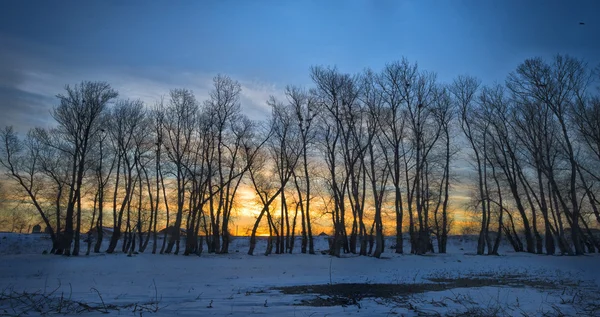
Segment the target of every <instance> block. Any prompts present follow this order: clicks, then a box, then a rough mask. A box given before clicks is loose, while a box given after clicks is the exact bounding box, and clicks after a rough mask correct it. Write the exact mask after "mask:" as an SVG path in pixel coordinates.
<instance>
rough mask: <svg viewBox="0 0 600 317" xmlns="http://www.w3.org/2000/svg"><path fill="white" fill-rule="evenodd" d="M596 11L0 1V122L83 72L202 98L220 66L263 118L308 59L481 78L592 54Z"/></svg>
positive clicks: (532, 5)
mask: <svg viewBox="0 0 600 317" xmlns="http://www.w3.org/2000/svg"><path fill="white" fill-rule="evenodd" d="M598 12H600V1H552V0H551V1H513V0H503V1H475V0H473V1H459V0H453V1H441V0H440V1H401V0H398V1H366V0H365V1H360V0H348V1H333V0H330V1H316V0H315V1H311V0H302V1H295V0H294V1H292V0H280V1H275V0H272V1H258V0H257V1H242V0H239V1H232V0H225V1H211V0H203V1H168V2H167V1H93V0H89V1H31V0H23V1H8V0H7V1H0V127H3V126H5V125H14V126H15V128H16V129H17V131H20V132H26V131H27V129H29V128H30V127H33V126H48V125H50V124H51V119H50V118H49V113H50V110H51V109H52V107H53V106H55V105H56V104H57V99H56V97H55V95H56V94H58V93H61V92H62V91H63V89H64V86H65V85H67V84H71V85H72V84H76V83H79V82H80V81H82V80H103V81H108V82H109V83H110V84H111V85H112V86H113V87H114V88H116V89H117V90H119V92H120V97H121V98H141V99H142V100H143V101H145V102H146V103H147V104H149V105H152V104H153V103H154V102H156V100H158V99H159V98H160V96H161V95H166V94H167V93H168V91H169V89H172V88H188V89H192V90H193V91H194V93H195V94H196V97H197V98H198V99H199V100H203V99H204V98H206V95H207V93H208V91H209V89H210V86H211V78H212V77H214V76H215V75H216V74H218V73H222V74H227V75H229V76H231V77H232V78H234V79H236V80H238V81H240V83H241V84H242V88H243V95H242V98H241V103H242V109H243V110H244V112H245V113H246V114H247V115H248V116H250V117H251V118H253V119H261V118H265V117H266V116H267V115H268V113H269V110H268V108H267V107H266V104H265V101H266V99H267V98H268V96H269V95H275V96H281V95H282V91H283V89H284V87H285V86H286V85H288V84H294V85H301V86H307V87H308V86H310V85H311V82H310V77H309V68H310V66H312V65H330V66H334V65H335V66H337V67H338V68H339V69H340V70H341V71H344V72H349V73H354V72H360V71H362V70H363V69H364V68H366V67H370V68H373V69H375V70H378V69H381V68H382V67H383V66H384V65H385V63H387V62H392V61H395V60H399V59H401V58H402V57H407V58H408V59H409V60H410V61H414V62H418V63H419V66H420V67H421V68H422V69H425V70H427V71H434V72H436V73H437V74H438V79H439V80H440V81H441V82H451V81H452V79H453V78H454V77H456V76H457V75H460V74H470V75H474V76H477V77H479V78H480V79H481V80H482V81H483V82H484V83H490V84H491V83H494V82H502V81H503V80H504V78H505V76H506V75H507V74H508V73H509V72H510V71H511V70H513V69H515V67H516V66H517V65H518V64H519V63H520V62H522V61H523V60H524V59H525V58H529V57H534V56H542V57H551V56H552V55H554V54H557V53H561V54H570V55H573V56H576V57H580V58H584V59H585V60H586V61H588V62H589V63H590V64H593V65H595V64H598V63H600V41H598V38H599V37H600V21H599V20H598V19H597V14H598ZM580 22H583V23H585V24H584V25H581V24H580Z"/></svg>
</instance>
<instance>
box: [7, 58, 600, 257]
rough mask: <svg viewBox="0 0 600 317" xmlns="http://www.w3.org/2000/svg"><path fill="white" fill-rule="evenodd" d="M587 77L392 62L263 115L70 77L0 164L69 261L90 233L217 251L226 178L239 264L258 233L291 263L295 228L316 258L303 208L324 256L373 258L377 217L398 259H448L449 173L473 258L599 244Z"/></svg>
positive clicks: (299, 94)
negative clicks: (457, 72)
mask: <svg viewBox="0 0 600 317" xmlns="http://www.w3.org/2000/svg"><path fill="white" fill-rule="evenodd" d="M597 75H598V74H597V72H594V69H592V68H590V67H588V65H587V64H586V63H585V62H584V61H582V60H579V59H576V58H573V57H570V56H562V55H557V56H555V57H554V58H553V59H551V60H550V61H546V60H543V59H541V58H532V59H527V60H526V61H524V62H523V63H521V64H520V65H519V66H518V67H517V68H516V69H515V70H514V71H512V72H511V73H510V74H509V75H508V77H507V78H506V81H505V83H503V84H494V85H488V86H484V85H482V84H481V82H480V81H479V80H478V79H477V78H474V77H470V76H459V77H457V78H456V79H455V80H454V81H453V82H452V83H440V82H439V81H438V80H437V77H436V74H435V73H432V72H427V71H423V70H421V69H419V67H418V65H417V64H416V63H411V62H409V61H408V60H407V59H402V60H400V61H397V62H393V63H389V64H386V65H385V66H384V67H383V69H382V70H380V71H378V72H376V71H373V70H370V69H367V70H365V71H363V72H360V73H358V74H347V73H344V72H341V71H340V70H338V69H337V68H336V67H324V66H315V67H312V68H311V69H310V77H311V79H312V81H313V85H312V86H311V87H308V88H304V87H297V86H288V87H286V88H285V97H284V98H280V99H277V98H275V97H270V98H269V99H268V100H267V101H266V102H267V104H268V106H269V107H270V109H271V113H270V116H269V118H268V119H266V120H265V121H263V122H259V121H252V120H250V119H249V118H248V117H247V116H246V115H244V114H243V112H242V110H241V105H240V94H241V89H242V88H241V85H240V83H239V82H237V81H235V80H233V79H231V78H229V77H227V76H224V75H217V76H216V77H215V78H214V79H213V87H212V90H211V91H210V93H209V96H208V98H207V99H206V100H203V101H199V100H197V99H196V97H195V95H194V94H193V92H192V91H190V90H187V89H173V90H171V91H170V93H169V95H168V96H166V97H164V98H162V99H161V100H159V101H158V102H157V103H156V104H154V105H145V104H144V103H143V102H142V101H140V100H130V99H118V92H117V91H116V90H114V89H113V88H112V87H111V86H110V85H109V84H108V83H105V82H88V81H84V82H82V83H80V84H77V85H74V86H66V87H65V91H64V92H63V93H61V94H58V95H57V99H58V105H57V106H55V107H54V108H53V109H52V111H51V115H52V118H53V119H54V121H55V125H54V127H52V128H34V129H32V130H30V131H29V132H28V133H27V135H26V136H24V137H19V136H18V135H17V133H16V132H15V131H14V129H13V128H12V127H6V128H5V129H4V130H3V131H2V133H1V134H0V140H1V141H2V150H1V155H0V157H1V158H0V164H1V165H2V166H3V168H4V170H5V172H6V173H5V175H6V176H7V177H8V178H9V179H10V180H11V181H12V184H15V185H17V187H18V188H19V196H21V197H22V198H23V199H24V200H26V201H27V202H28V203H30V204H31V205H32V206H33V207H34V208H35V210H36V211H37V213H38V214H39V217H40V218H41V220H42V221H43V223H44V224H45V226H46V227H47V228H48V229H47V230H48V232H49V235H50V237H51V240H52V250H51V252H52V253H55V254H65V255H78V254H80V253H81V251H82V250H83V248H82V247H81V245H80V241H81V238H80V237H81V234H82V232H87V231H90V232H91V231H94V230H95V232H96V234H97V236H96V239H95V241H92V239H87V240H86V241H87V248H86V250H87V251H86V253H88V254H89V252H92V251H93V252H103V251H105V252H107V253H113V252H115V251H116V250H117V247H118V245H119V242H121V251H122V252H128V253H132V252H144V251H145V250H146V249H147V247H148V246H149V241H150V240H152V241H153V243H152V250H151V252H152V253H174V254H179V253H183V254H185V255H189V254H200V253H201V252H203V250H204V248H205V247H206V248H207V251H208V252H210V253H228V252H229V245H230V242H231V233H230V231H231V230H230V225H231V224H232V222H233V221H232V213H233V212H234V210H235V208H236V205H237V202H238V200H239V192H240V188H241V186H248V187H250V188H251V189H252V190H253V191H254V193H255V196H256V199H257V201H258V205H259V207H260V212H259V214H258V216H257V217H256V219H255V222H254V224H253V226H252V229H251V233H250V247H249V250H248V253H249V254H253V253H254V249H255V247H256V242H257V232H258V230H259V228H260V227H261V226H265V225H266V227H267V228H268V232H269V238H268V240H267V241H268V244H267V250H266V254H270V253H272V252H275V253H292V252H293V251H294V241H295V240H296V237H295V235H296V233H297V232H300V235H301V244H300V248H301V252H302V253H307V252H308V253H311V254H314V253H315V248H314V242H313V229H312V226H313V224H314V214H315V212H317V213H319V214H324V215H326V216H327V217H329V218H330V221H331V228H332V232H333V234H332V237H331V239H330V249H329V253H330V254H331V255H334V256H340V255H341V253H342V252H344V253H357V254H359V255H369V254H372V255H373V256H375V257H380V256H381V254H382V253H383V252H384V251H385V247H386V246H385V239H384V219H389V220H391V221H392V222H385V225H388V224H389V223H393V225H394V228H393V229H394V231H395V233H396V239H395V246H392V247H393V249H394V251H395V252H396V253H404V252H405V250H404V248H403V245H404V241H403V239H404V236H405V234H406V233H405V232H403V231H404V230H405V228H408V234H407V236H408V237H409V240H410V241H409V242H410V253H414V254H425V253H427V252H432V251H434V248H433V247H434V246H433V243H432V242H433V241H432V239H435V240H436V242H437V243H436V245H437V248H438V250H437V251H438V252H440V253H445V252H446V245H447V238H448V234H449V232H450V229H451V224H452V219H453V214H454V213H453V212H452V210H451V207H450V205H451V204H450V200H451V199H452V196H451V189H452V187H453V186H455V185H458V180H457V177H458V175H457V174H458V172H457V168H456V167H457V165H459V166H462V169H464V166H468V167H469V169H470V171H471V172H472V173H471V175H472V177H467V178H466V179H465V180H464V181H463V183H465V181H466V182H468V184H469V186H471V188H472V195H471V196H472V199H471V201H470V206H469V208H471V209H472V211H473V212H475V213H476V215H477V220H478V222H479V224H480V227H479V235H478V243H477V254H486V253H487V254H498V248H499V245H500V242H501V240H502V239H503V238H506V239H507V240H508V241H509V242H510V244H511V245H512V247H513V248H514V250H515V251H526V252H530V253H546V254H555V253H557V252H558V253H560V254H576V255H581V254H584V253H586V252H590V253H591V252H595V251H596V250H598V251H600V240H599V238H600V237H598V235H595V231H594V230H595V229H594V227H597V226H598V224H599V223H600V213H599V211H598V205H599V200H598V195H599V193H600V192H599V190H598V189H597V184H598V183H599V181H600V173H598V172H597V171H598V170H600V169H599V167H600V166H599V162H600V95H599V94H598V90H597V89H598V87H596V86H595V85H596V84H597V82H596V79H597ZM461 157H465V159H463V158H461ZM89 206H91V207H89ZM107 216H108V219H105V218H106V217H107ZM82 217H87V218H91V219H89V220H88V221H82ZM406 221H408V223H406ZM162 223H165V224H166V226H167V230H163V231H162V233H159V229H161V227H159V224H162ZM85 224H88V227H86V228H84V225H85ZM107 224H108V225H112V235H111V237H110V240H109V245H108V248H107V249H106V250H101V247H102V241H103V239H104V237H103V232H104V230H103V228H104V227H105V226H106V225H107ZM180 228H183V229H184V230H180ZM159 234H163V235H164V236H163V239H162V244H160V243H159V239H158V237H159ZM92 244H93V245H92ZM273 249H274V250H273Z"/></svg>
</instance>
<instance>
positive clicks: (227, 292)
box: [0, 233, 600, 316]
mask: <svg viewBox="0 0 600 317" xmlns="http://www.w3.org/2000/svg"><path fill="white" fill-rule="evenodd" d="M316 239H317V241H316V246H317V248H316V249H317V250H324V249H326V247H327V242H326V240H325V238H322V237H318V238H316ZM297 244H298V245H297V248H296V250H297V251H299V241H297ZM388 245H391V240H390V243H388ZM49 246H50V241H49V240H47V239H44V238H43V235H19V234H7V233H4V234H0V287H1V291H2V293H1V297H0V316H13V315H19V314H22V315H25V314H26V315H28V316H37V315H41V314H43V313H48V314H54V313H58V314H61V315H62V314H81V315H84V316H100V315H106V314H110V315H125V316H177V315H180V316H249V315H268V316H347V315H351V316H565V315H566V316H575V315H577V316H600V291H599V290H600V288H599V286H600V256H598V255H589V256H582V257H566V256H543V255H530V254H525V253H518V254H517V253H514V252H509V251H508V249H507V248H506V247H505V248H504V249H503V250H502V251H503V252H502V254H503V255H502V256H475V255H472V254H473V253H472V252H474V250H475V244H474V242H473V241H472V239H465V238H460V237H452V238H451V239H450V242H449V246H448V252H449V253H448V254H431V255H426V256H414V255H396V254H394V253H393V250H391V249H387V250H386V253H384V258H383V259H375V258H372V257H359V256H355V255H345V256H344V257H342V258H332V257H330V256H328V255H322V254H321V253H320V252H318V255H308V254H291V255H290V254H285V255H276V254H272V255H270V256H264V255H262V252H264V249H265V241H264V240H261V241H260V242H259V244H258V246H257V250H256V252H255V254H256V255H254V256H248V255H246V252H247V250H248V239H247V238H239V237H238V238H235V240H234V241H233V245H232V247H231V248H230V250H232V252H231V253H230V254H227V255H214V254H210V255H209V254H206V253H204V254H202V256H200V257H198V256H188V257H185V256H181V255H179V256H174V255H152V254H149V253H145V254H137V255H134V256H132V257H127V256H126V255H124V254H92V255H90V256H79V257H63V256H54V255H42V251H43V250H47V249H49ZM82 247H83V252H84V253H85V248H86V246H85V243H82ZM406 249H407V250H408V246H406ZM149 250H151V247H150V248H149ZM238 251H239V252H238Z"/></svg>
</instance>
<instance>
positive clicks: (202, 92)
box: [0, 41, 283, 133]
mask: <svg viewBox="0 0 600 317" xmlns="http://www.w3.org/2000/svg"><path fill="white" fill-rule="evenodd" d="M12 44H14V45H11V46H10V48H7V47H4V48H3V49H0V58H1V59H0V112H1V113H2V116H0V126H6V125H13V126H15V129H17V131H19V132H22V133H24V132H26V131H27V130H29V129H30V128H32V127H36V126H48V125H50V124H51V122H52V119H51V117H50V111H51V109H52V107H53V106H55V105H56V104H57V99H56V97H55V96H56V95H57V94H59V93H61V92H63V91H64V87H65V85H73V84H77V83H79V82H81V81H82V80H92V81H106V82H108V83H109V84H111V86H112V87H113V88H115V89H116V90H117V91H118V92H119V98H131V99H141V100H142V101H144V103H146V104H147V105H148V106H152V105H154V104H155V103H156V102H158V101H159V100H160V98H161V96H165V97H167V96H168V94H169V90H171V89H173V88H187V89H190V90H192V91H193V92H194V94H195V95H196V99H197V100H198V101H199V102H202V101H203V100H206V99H207V98H208V96H209V92H210V90H211V89H212V84H213V83H212V78H213V77H214V76H215V75H216V74H211V73H202V72H193V71H180V70H173V69H166V68H165V69H158V68H144V69H139V68H138V69H136V68H127V67H125V68H114V67H111V66H110V65H108V66H107V65H100V66H87V67H86V66H80V65H69V64H67V63H64V62H61V61H60V58H58V57H56V54H55V53H52V50H50V49H41V51H47V52H51V53H49V54H48V55H47V56H37V55H36V56H34V55H31V54H28V53H27V52H21V50H25V49H26V48H27V47H29V46H28V45H24V44H23V43H20V42H18V41H12ZM36 49H37V48H36ZM231 77H232V78H233V79H234V80H238V81H239V82H240V84H241V85H242V93H241V96H240V102H241V107H242V112H243V113H244V114H246V115H247V116H248V117H250V118H251V119H253V120H264V119H266V118H268V116H269V114H270V109H269V107H268V106H267V104H266V101H267V99H268V97H269V96H270V95H274V96H276V97H278V98H283V89H282V88H280V86H278V85H276V84H273V83H266V82H261V81H259V80H248V79H244V78H238V77H235V76H231Z"/></svg>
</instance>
